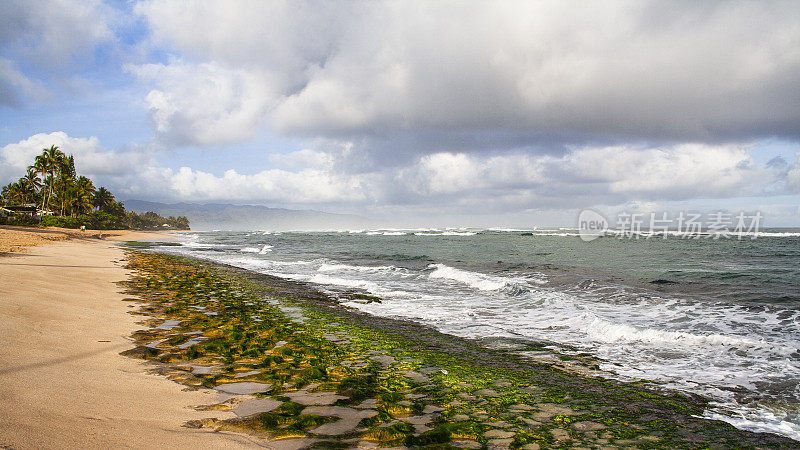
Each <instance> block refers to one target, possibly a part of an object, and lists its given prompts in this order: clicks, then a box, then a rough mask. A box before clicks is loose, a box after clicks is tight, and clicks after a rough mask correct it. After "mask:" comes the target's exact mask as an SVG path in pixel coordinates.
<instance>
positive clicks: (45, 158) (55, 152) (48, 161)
mask: <svg viewBox="0 0 800 450" xmlns="http://www.w3.org/2000/svg"><path fill="white" fill-rule="evenodd" d="M63 158H64V152H62V151H61V150H59V149H58V146H57V145H51V146H50V148H43V149H42V154H41V155H39V156H37V157H36V162H35V164H34V165H35V166H36V168H37V169H36V170H38V171H41V172H42V173H43V174H47V175H49V176H48V177H47V178H46V179H45V183H46V184H47V194H46V196H45V199H43V200H42V209H45V208H46V209H48V210H49V209H50V199H51V197H52V195H53V182H54V180H55V173H56V171H57V170H58V169H59V168H60V166H61V163H62V160H63Z"/></svg>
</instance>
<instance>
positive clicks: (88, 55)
mask: <svg viewBox="0 0 800 450" xmlns="http://www.w3.org/2000/svg"><path fill="white" fill-rule="evenodd" d="M117 20H118V15H117V13H116V11H115V10H114V9H113V8H110V7H107V6H105V5H104V4H103V3H102V2H101V1H99V0H41V1H29V2H22V1H6V2H3V5H2V14H0V48H2V50H3V57H0V106H9V107H14V108H18V107H21V106H23V105H24V104H25V102H26V101H29V100H33V101H38V100H41V99H43V98H45V97H46V96H47V94H48V89H47V87H46V86H47V84H48V82H50V81H55V82H57V83H64V84H67V85H69V84H74V82H75V80H74V79H72V77H73V73H72V71H73V70H74V69H75V68H76V67H75V65H76V63H78V64H80V63H85V62H87V61H90V60H92V59H93V57H94V50H95V49H96V48H98V46H100V45H103V44H106V43H110V42H113V41H114V40H115V36H114V33H113V32H112V30H111V28H110V24H112V23H115V22H116V21H117Z"/></svg>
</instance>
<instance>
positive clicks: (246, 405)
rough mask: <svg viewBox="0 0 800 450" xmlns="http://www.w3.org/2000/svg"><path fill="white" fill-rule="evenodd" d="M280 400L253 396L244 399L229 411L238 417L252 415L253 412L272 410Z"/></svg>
mask: <svg viewBox="0 0 800 450" xmlns="http://www.w3.org/2000/svg"><path fill="white" fill-rule="evenodd" d="M281 403H282V402H280V401H278V400H275V399H271V398H254V399H251V400H245V401H243V402H241V403H239V404H238V405H236V407H235V408H233V409H232V410H231V411H232V412H233V413H234V414H236V415H237V416H238V417H247V416H252V415H253V414H261V413H265V412H269V411H272V410H273V409H275V408H277V407H278V406H280V405H281Z"/></svg>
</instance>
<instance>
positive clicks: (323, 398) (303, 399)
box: [283, 390, 348, 405]
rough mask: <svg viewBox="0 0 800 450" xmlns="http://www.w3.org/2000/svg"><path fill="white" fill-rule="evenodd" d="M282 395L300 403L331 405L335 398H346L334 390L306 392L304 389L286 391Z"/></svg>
mask: <svg viewBox="0 0 800 450" xmlns="http://www.w3.org/2000/svg"><path fill="white" fill-rule="evenodd" d="M283 395H285V396H287V397H289V398H290V399H291V400H292V401H293V402H295V403H300V404H301V405H332V404H334V403H336V401H337V400H344V399H346V398H348V397H345V396H343V395H336V393H335V392H308V391H306V390H300V391H296V392H287V393H285V394H283Z"/></svg>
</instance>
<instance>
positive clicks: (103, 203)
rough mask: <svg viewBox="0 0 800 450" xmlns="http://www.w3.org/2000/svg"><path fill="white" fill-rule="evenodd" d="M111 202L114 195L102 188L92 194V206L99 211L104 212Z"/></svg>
mask: <svg viewBox="0 0 800 450" xmlns="http://www.w3.org/2000/svg"><path fill="white" fill-rule="evenodd" d="M113 202H114V194H112V193H111V191H109V190H108V189H106V188H104V187H101V188H100V189H98V190H97V193H96V194H94V206H95V207H96V208H97V209H98V210H100V211H105V210H106V208H107V207H108V206H110V205H111V204H112V203H113Z"/></svg>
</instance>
